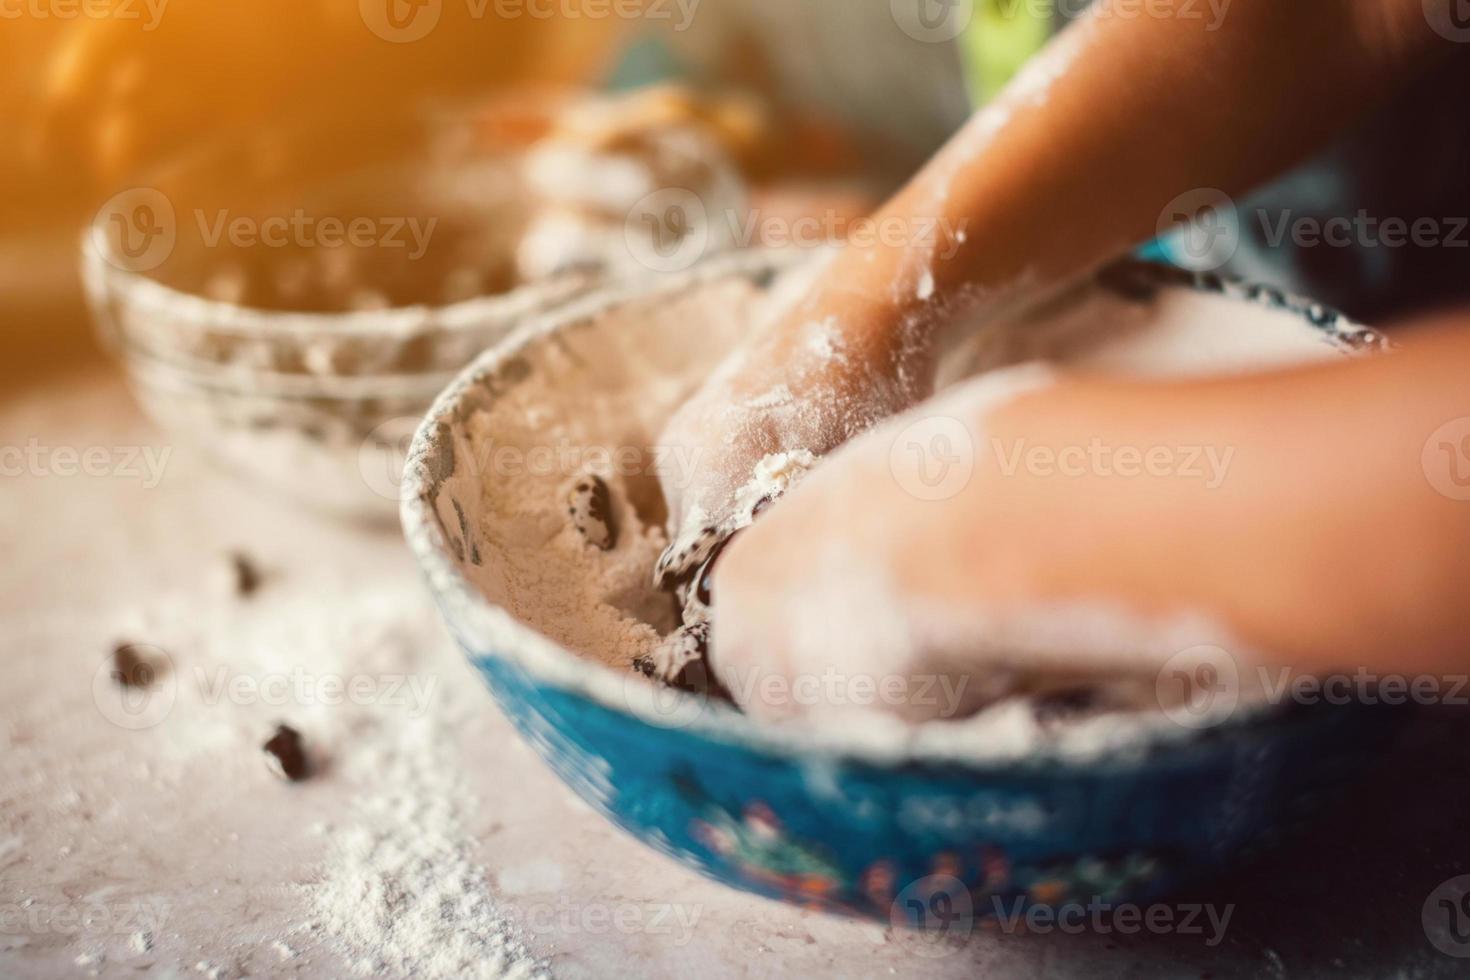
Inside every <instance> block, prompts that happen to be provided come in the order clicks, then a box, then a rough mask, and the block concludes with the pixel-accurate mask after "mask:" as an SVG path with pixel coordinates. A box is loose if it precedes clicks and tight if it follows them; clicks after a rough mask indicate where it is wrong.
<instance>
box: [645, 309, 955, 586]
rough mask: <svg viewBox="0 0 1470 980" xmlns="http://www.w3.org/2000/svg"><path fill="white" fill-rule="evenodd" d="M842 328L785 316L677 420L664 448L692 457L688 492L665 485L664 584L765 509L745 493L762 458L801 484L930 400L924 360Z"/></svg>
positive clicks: (738, 354) (834, 319) (828, 321)
mask: <svg viewBox="0 0 1470 980" xmlns="http://www.w3.org/2000/svg"><path fill="white" fill-rule="evenodd" d="M808 309H809V307H808ZM847 327H848V325H847V324H843V323H841V322H839V317H838V316H837V315H835V314H833V315H829V316H825V317H824V316H812V315H805V314H803V315H793V316H790V317H788V318H787V319H786V320H785V321H783V322H782V323H781V324H779V325H777V326H775V327H774V328H773V329H772V330H771V331H770V332H769V333H767V334H765V335H763V336H761V337H759V338H756V339H754V340H753V341H752V342H751V343H750V344H749V345H748V346H745V347H742V348H740V349H738V350H736V351H735V352H734V353H733V354H732V355H731V356H730V357H729V359H728V360H727V361H726V362H725V363H724V364H723V365H722V366H721V367H720V368H719V369H718V370H717V371H716V372H715V373H714V374H713V375H712V376H711V377H710V379H709V380H708V381H707V382H706V383H705V384H704V386H703V387H702V388H701V389H700V390H699V391H698V392H696V393H695V395H694V396H693V397H692V398H690V400H689V401H688V402H686V403H685V404H684V405H683V406H682V407H681V408H680V409H679V410H678V411H677V412H675V413H674V415H673V417H672V418H671V419H670V421H669V423H668V425H667V426H666V428H665V430H664V433H663V436H662V438H661V444H662V445H665V446H679V447H681V448H685V449H690V450H693V451H695V453H696V454H697V455H696V456H695V458H694V462H695V465H694V467H693V469H692V471H691V474H692V475H691V477H690V478H689V481H688V482H687V483H684V484H680V485H675V484H672V483H668V484H665V486H664V493H665V499H666V500H667V501H668V505H669V523H670V528H671V530H672V532H673V543H672V544H671V545H670V547H669V549H668V551H667V552H666V553H665V556H664V559H663V560H662V561H661V562H660V563H659V568H658V574H659V576H660V578H661V579H663V578H667V579H678V578H680V577H683V576H685V575H687V574H689V573H690V572H692V571H693V569H694V567H696V566H697V565H698V564H700V563H701V562H702V561H703V558H704V557H705V556H704V554H703V553H702V552H701V551H700V550H699V547H698V546H699V544H700V542H701V541H706V542H707V541H710V540H711V537H712V534H717V535H718V536H719V537H723V536H724V535H725V534H726V533H728V532H729V531H731V530H734V529H736V528H738V527H741V526H743V525H744V524H745V523H748V521H749V518H750V516H751V515H750V513H749V511H750V510H751V509H752V507H753V506H755V505H757V504H759V503H760V502H761V501H760V500H759V495H756V497H755V498H752V499H747V498H748V497H750V494H749V493H747V494H742V493H741V491H742V490H743V489H746V488H747V487H748V486H749V485H750V484H751V482H752V479H753V477H754V476H755V474H756V471H757V467H758V466H760V464H761V463H762V461H763V460H766V459H767V457H772V456H776V455H778V454H788V459H787V460H785V461H783V462H784V464H785V465H786V466H788V467H789V468H788V470H787V472H788V473H791V475H793V476H797V475H799V473H797V472H793V470H796V471H799V470H801V469H803V468H804V466H805V465H809V463H810V461H812V460H813V459H814V458H815V457H820V456H823V455H825V454H826V453H828V452H830V451H831V450H833V449H835V448H836V447H837V446H839V445H841V444H842V443H844V442H846V441H847V440H849V439H851V438H853V437H854V436H856V435H858V434H859V433H861V432H864V431H866V430H867V429H869V428H870V427H871V426H873V425H874V424H875V423H876V422H879V421H881V420H882V419H884V418H887V417H888V416H890V415H892V414H894V413H896V412H899V411H902V410H903V409H905V408H907V407H909V406H910V405H912V404H914V403H915V402H917V401H918V400H919V399H921V398H922V397H924V395H925V394H927V393H928V390H929V374H930V372H929V370H928V368H927V356H926V355H925V354H923V353H922V352H920V351H917V350H909V351H905V350H895V349H894V348H893V346H892V345H891V344H889V343H887V342H883V343H870V342H866V341H865V340H863V339H862V338H861V336H858V337H857V338H855V337H854V331H852V330H850V329H848V328H847Z"/></svg>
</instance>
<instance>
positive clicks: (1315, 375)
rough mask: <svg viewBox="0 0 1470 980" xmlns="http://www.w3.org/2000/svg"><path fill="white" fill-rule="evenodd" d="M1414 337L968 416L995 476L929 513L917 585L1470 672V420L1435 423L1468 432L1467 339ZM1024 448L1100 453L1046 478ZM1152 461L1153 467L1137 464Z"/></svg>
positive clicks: (1089, 386) (1309, 655)
mask: <svg viewBox="0 0 1470 980" xmlns="http://www.w3.org/2000/svg"><path fill="white" fill-rule="evenodd" d="M1407 341H1408V344H1409V348H1408V349H1407V350H1405V351H1404V352H1402V353H1400V354H1398V355H1395V356H1393V357H1387V358H1380V359H1374V360H1369V361H1361V362H1351V363H1341V364H1333V365H1328V366H1322V367H1315V368H1308V369H1301V370H1294V371H1289V372H1281V373H1276V374H1270V375H1264V376H1252V377H1243V378H1239V379H1226V380H1219V381H1209V382H1183V383H1175V384H1136V383H1119V382H1105V381H1100V380H1076V381H1070V382H1065V383H1063V384H1061V385H1060V386H1058V387H1056V388H1053V389H1048V390H1046V391H1044V392H1041V393H1038V394H1035V395H1032V396H1027V397H1025V398H1022V399H1019V400H1017V401H1016V402H1014V403H1013V404H1011V405H1009V406H1007V407H1005V408H1003V409H1001V410H999V411H997V412H996V413H994V415H993V416H992V417H990V418H987V419H983V420H980V419H977V420H975V421H974V424H975V426H976V428H977V429H979V428H982V427H983V429H984V430H985V432H986V436H985V437H984V438H985V439H986V441H987V445H985V446H984V447H981V448H982V451H988V455H989V458H988V459H986V460H985V462H984V464H983V465H984V466H986V467H988V468H990V470H989V472H988V473H987V474H986V476H984V477H982V478H978V479H977V480H976V481H975V482H974V483H973V484H972V486H971V491H970V492H968V493H967V494H965V495H962V496H961V497H958V498H956V499H955V501H953V502H952V503H951V504H950V505H946V506H948V508H949V513H941V510H943V508H939V509H934V510H931V511H929V512H928V514H927V516H925V517H924V518H923V522H924V523H923V525H922V526H924V527H928V528H929V529H930V533H932V536H933V538H934V545H935V546H936V547H938V548H940V550H939V551H938V552H930V556H931V557H927V558H925V559H924V560H923V561H921V562H914V563H911V567H908V568H907V570H906V571H905V573H904V575H905V577H910V576H911V577H912V580H913V582H914V584H915V587H916V589H917V592H918V594H925V595H929V596H930V597H931V598H938V597H944V598H947V599H950V600H956V601H958V600H960V596H959V594H958V593H959V592H962V591H963V592H967V593H968V595H969V596H970V599H971V601H977V600H983V601H984V602H985V603H986V604H988V605H994V606H998V607H1003V608H1007V607H1008V608H1016V607H1021V606H1025V605H1028V604H1031V605H1034V604H1038V603H1040V604H1043V605H1045V604H1051V603H1067V602H1079V601H1080V602H1088V601H1105V602H1116V603H1118V604H1119V605H1120V606H1121V607H1122V608H1126V609H1127V610H1128V611H1129V612H1130V613H1133V614H1136V615H1138V616H1140V617H1142V618H1144V619H1154V618H1159V617H1170V616H1175V615H1180V614H1195V613H1198V614H1206V615H1208V616H1210V617H1212V618H1214V619H1216V620H1218V622H1219V623H1220V625H1221V627H1222V629H1223V630H1224V632H1225V633H1227V634H1228V635H1230V636H1232V637H1234V638H1236V639H1237V640H1238V642H1239V643H1240V645H1241V651H1240V652H1246V651H1250V652H1254V653H1257V654H1260V655H1263V656H1266V657H1267V658H1269V659H1270V660H1271V661H1273V662H1275V663H1278V664H1281V665H1285V666H1290V667H1292V668H1294V669H1297V670H1302V671H1316V670H1331V669H1336V668H1355V667H1358V666H1363V667H1367V668H1370V669H1373V670H1377V671H1391V670H1396V671H1453V670H1464V669H1466V668H1467V667H1470V663H1467V660H1470V646H1467V643H1466V641H1467V639H1470V602H1466V600H1465V594H1464V588H1465V586H1464V583H1465V582H1467V581H1470V501H1466V500H1464V499H1454V497H1453V496H1452V495H1449V494H1447V493H1446V492H1444V491H1445V488H1446V487H1447V486H1448V487H1454V486H1455V483H1454V481H1455V480H1456V479H1459V480H1462V481H1470V444H1467V443H1466V442H1465V441H1464V440H1465V439H1466V438H1470V422H1466V423H1464V424H1463V425H1462V426H1460V428H1458V429H1455V428H1450V429H1445V428H1444V427H1445V426H1446V424H1447V423H1452V422H1453V421H1454V420H1456V419H1465V418H1467V417H1470V384H1467V383H1466V380H1467V378H1470V333H1467V332H1466V331H1464V330H1463V329H1461V330H1447V329H1440V330H1434V331H1428V332H1424V333H1421V334H1419V335H1417V336H1415V335H1410V336H1409V337H1408V338H1407ZM1436 433H1438V435H1436ZM1432 437H1433V438H1432ZM1435 440H1438V442H1439V443H1442V445H1436V444H1434V443H1435ZM1018 446H1024V447H1025V448H1026V450H1027V451H1028V452H1030V453H1034V452H1035V451H1036V450H1037V449H1038V447H1042V448H1044V449H1046V450H1048V451H1049V452H1050V454H1051V455H1050V456H1043V457H1040V458H1043V459H1060V458H1062V457H1061V454H1062V453H1063V452H1064V451H1066V450H1067V449H1068V447H1089V451H1090V452H1091V455H1089V456H1088V457H1087V462H1086V463H1085V465H1083V466H1082V467H1081V471H1080V472H1078V471H1077V470H1076V469H1073V470H1071V471H1068V472H1063V471H1062V468H1061V467H1059V466H1057V465H1055V464H1053V465H1051V466H1049V467H1043V468H1041V469H1040V470H1038V469H1037V468H1036V467H1035V466H1031V465H1028V464H1027V462H1026V461H1027V460H1035V459H1037V458H1038V457H1036V456H1034V455H1030V456H1022V455H1018V452H1017V447H1018ZM1151 450H1154V451H1158V452H1159V453H1160V455H1158V456H1157V457H1156V458H1157V460H1159V461H1160V462H1161V463H1162V465H1161V466H1160V467H1159V468H1158V469H1157V470H1156V471H1155V472H1154V473H1149V472H1142V473H1139V472H1136V471H1137V469H1138V465H1139V464H1138V463H1137V462H1131V464H1130V465H1128V466H1125V463H1124V457H1123V456H1122V455H1121V453H1123V452H1133V451H1136V452H1137V454H1138V455H1137V456H1134V457H1131V460H1137V459H1146V458H1147V454H1148V453H1149V452H1150V451H1151ZM1099 452H1100V453H1101V455H1098V453H1099ZM1426 452H1427V453H1428V457H1427V458H1426ZM1006 454H1010V457H1009V458H1010V460H1011V464H1010V471H1009V472H1000V471H999V470H1000V469H1001V468H1003V467H1004V465H1005V462H1006V460H1005V456H1006ZM1074 458H1075V459H1081V458H1082V457H1081V456H1077V455H1074ZM1463 489H1464V490H1465V494H1470V487H1464V488H1463ZM1462 496H1463V495H1462ZM945 542H948V544H947V545H946V544H944V543H945ZM917 553H918V551H917V550H916V551H914V552H908V553H907V554H910V555H912V554H917ZM936 553H941V554H948V555H949V556H951V562H950V563H948V567H949V571H948V572H946V571H945V567H946V563H943V562H940V563H935V562H934V561H932V555H933V554H936ZM898 560H899V561H900V562H901V563H902V562H903V561H904V559H903V558H902V557H900V558H899V559H898ZM974 569H978V570H979V572H978V573H977V574H971V573H970V571H968V570H974ZM961 571H965V574H960V572H961Z"/></svg>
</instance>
